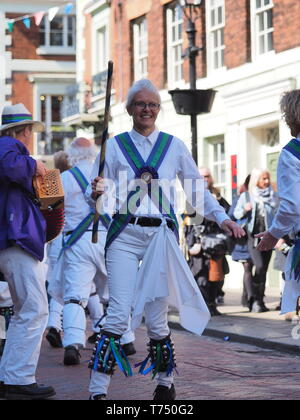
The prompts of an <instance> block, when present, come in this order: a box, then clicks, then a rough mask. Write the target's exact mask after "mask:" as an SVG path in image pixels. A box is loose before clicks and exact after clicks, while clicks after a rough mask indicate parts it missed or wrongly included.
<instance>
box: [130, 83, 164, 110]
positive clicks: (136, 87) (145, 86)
mask: <svg viewBox="0 0 300 420" xmlns="http://www.w3.org/2000/svg"><path fill="white" fill-rule="evenodd" d="M142 90H147V91H149V92H152V93H154V94H155V95H157V97H158V98H159V102H161V97H160V94H159V91H158V89H157V88H156V87H155V86H154V84H153V83H152V82H151V80H149V79H141V80H138V81H137V82H135V83H134V84H133V85H132V86H131V88H130V89H129V91H128V94H127V99H126V107H128V106H130V105H132V101H133V98H134V97H135V95H136V94H137V93H139V92H141V91H142Z"/></svg>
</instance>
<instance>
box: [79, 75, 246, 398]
mask: <svg viewBox="0 0 300 420" xmlns="http://www.w3.org/2000/svg"><path fill="white" fill-rule="evenodd" d="M160 106H161V99H160V95H159V92H158V91H157V89H156V88H155V87H154V86H153V84H152V83H151V82H150V81H149V80H141V81H139V82H137V83H136V84H134V85H133V86H132V88H131V89H130V91H129V93H128V98H127V111H128V113H129V115H130V116H132V118H133V129H132V131H131V132H130V133H124V134H121V135H119V136H116V137H114V138H112V139H110V140H109V141H108V142H107V151H106V159H105V172H104V173H105V179H107V180H109V181H110V183H113V184H114V188H115V189H116V195H117V200H116V204H117V212H116V214H115V215H114V217H113V221H112V223H111V225H110V227H109V231H108V235H107V241H106V266H107V272H108V287H109V296H110V299H109V306H108V312H107V318H106V322H105V324H104V326H103V329H102V332H101V335H100V336H99V339H98V341H97V342H96V347H95V350H94V354H93V357H92V360H91V362H90V368H91V369H92V376H91V382H90V392H91V397H90V399H91V400H102V399H105V398H106V394H107V391H108V387H109V383H110V378H111V375H112V373H113V371H114V368H115V364H116V363H118V365H119V367H120V368H121V369H122V370H123V372H124V373H125V374H126V375H127V376H130V375H132V371H131V367H130V365H129V363H128V360H127V359H126V358H125V357H124V354H123V352H122V349H121V348H120V343H119V340H120V337H121V336H122V334H123V333H124V331H125V329H126V325H127V319H128V316H129V314H130V312H131V309H132V308H133V309H134V312H133V319H132V322H133V328H135V327H137V326H138V325H139V324H140V321H141V318H142V313H143V311H144V310H145V318H146V326H147V329H148V335H149V337H150V343H149V355H148V356H147V358H146V360H145V361H144V362H143V363H141V364H140V373H142V374H146V373H147V372H148V371H151V370H153V376H157V379H158V386H157V387H156V389H155V393H154V399H155V400H173V399H175V388H174V384H173V370H174V368H175V366H176V362H175V354H174V349H173V343H172V340H171V337H170V329H169V327H168V321H167V314H168V305H169V304H170V303H171V304H172V305H174V306H176V307H177V308H178V309H179V313H180V320H181V323H182V325H183V326H184V327H185V328H187V329H189V330H191V331H193V332H195V333H197V334H201V333H202V332H203V330H204V328H205V326H206V325H207V322H208V321H209V318H210V314H209V311H208V309H207V307H206V305H205V302H204V300H203V298H202V296H201V293H200V292H199V289H198V287H197V285H196V283H195V281H194V278H193V276H192V274H191V272H190V270H189V268H188V266H187V263H186V261H185V259H184V257H183V254H182V253H181V251H180V249H179V246H178V244H177V243H176V239H177V238H178V223H177V220H176V216H175V214H174V208H173V205H174V199H173V198H171V202H172V206H170V205H169V204H170V203H169V202H168V201H166V197H165V193H168V192H169V190H168V189H166V190H165V191H163V188H164V187H163V186H162V187H160V188H158V190H157V191H156V192H157V196H155V197H154V195H155V193H154V194H152V195H151V200H153V201H151V200H150V198H148V192H149V194H150V191H152V190H155V188H153V189H151V190H150V189H148V185H150V182H151V180H152V181H153V180H156V179H158V178H161V179H164V180H168V181H171V182H172V181H174V180H175V179H176V176H178V177H179V178H180V180H181V182H182V183H183V182H184V179H187V180H196V179H197V180H202V177H201V176H200V174H199V171H198V168H197V167H196V165H195V163H194V161H193V159H192V157H191V155H190V153H189V151H188V149H187V147H186V146H185V145H184V143H183V142H182V141H181V140H179V139H178V138H176V137H173V136H171V135H168V134H165V133H162V132H159V131H158V130H157V129H156V128H155V121H156V119H157V116H158V114H159V111H160ZM98 168H99V156H98V162H97V161H96V164H95V166H94V172H93V173H94V174H95V176H96V174H98ZM121 172H122V173H121ZM120 174H121V175H120ZM122 177H123V178H122ZM124 179H126V181H125V182H124V183H123V184H124V185H122V180H124ZM133 180H136V181H137V182H138V187H139V188H137V189H136V185H135V186H134V188H133V189H132V191H131V192H130V194H129V197H127V195H125V196H124V191H128V185H129V183H130V182H131V181H133ZM142 180H144V182H143V181H142ZM127 181H128V182H127ZM201 184H202V182H201ZM151 186H152V185H151ZM104 188H105V181H104V180H102V179H101V178H99V177H96V178H95V180H94V181H93V183H92V191H88V192H87V199H88V198H89V197H88V194H89V193H91V194H92V195H91V197H92V198H94V199H97V196H98V194H100V195H101V194H103V192H104ZM123 188H124V190H123ZM200 189H201V191H202V194H203V195H204V196H205V198H204V200H205V203H204V215H205V217H206V218H208V219H210V220H214V221H216V222H217V223H218V224H219V226H221V227H222V229H224V230H225V231H226V232H227V233H228V234H230V235H232V234H233V235H234V236H236V237H240V236H242V235H244V231H243V230H242V229H240V228H239V226H238V225H237V224H236V223H234V222H232V221H231V220H230V219H229V218H228V216H227V215H226V213H225V211H224V209H223V208H222V207H221V206H219V204H218V203H217V201H216V200H215V199H214V198H213V197H212V196H211V194H210V193H209V192H208V191H204V186H203V188H200ZM141 192H142V196H138V197H136V193H141ZM193 192H196V191H195V190H194V191H193ZM113 194H114V193H113ZM143 194H144V195H143ZM137 195H138V194H137ZM122 197H123V202H122ZM126 197H127V198H128V200H127V199H126ZM157 197H158V200H156V198H157ZM159 197H160V198H159ZM102 198H104V199H105V195H104V196H103V197H102ZM106 198H107V196H106ZM201 198H202V196H201ZM161 199H162V200H161ZM201 201H202V200H201ZM127 202H128V205H127ZM131 202H133V203H136V204H137V205H136V206H134V204H132V203H131ZM103 203H105V200H103ZM124 203H125V204H124ZM131 204H132V205H133V207H135V208H134V209H131V208H130V207H131ZM196 208H197V210H198V211H199V213H201V214H203V211H202V206H201V203H200V201H199V202H198V203H196ZM150 209H151V210H152V211H151V210H150ZM129 210H130V211H129ZM141 262H142V264H141V265H140V263H141ZM148 361H149V363H150V367H147V362H148Z"/></svg>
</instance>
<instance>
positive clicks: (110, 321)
mask: <svg viewBox="0 0 300 420" xmlns="http://www.w3.org/2000/svg"><path fill="white" fill-rule="evenodd" d="M156 232H157V229H156V228H150V227H141V226H138V225H136V226H135V225H128V226H127V227H126V228H125V229H124V231H123V232H122V233H121V234H120V235H119V236H118V238H117V239H115V240H114V242H113V243H112V244H111V246H110V247H109V249H108V250H107V255H106V267H107V274H108V289H109V306H108V312H107V318H106V322H105V324H104V326H103V330H105V331H107V332H111V333H114V334H118V335H122V334H124V332H125V331H126V328H127V325H128V317H129V316H130V313H131V309H132V303H133V299H134V294H135V288H136V281H137V273H138V270H139V267H140V263H141V261H142V259H143V256H144V254H145V252H146V250H147V247H148V245H149V243H150V242H151V239H152V238H153V235H155V233H156ZM145 322H146V327H147V331H148V336H149V337H150V338H152V339H154V340H159V339H163V338H165V337H167V336H168V335H169V333H170V329H169V327H168V303H167V301H166V299H164V298H159V299H156V300H155V301H153V302H148V303H147V304H146V306H145ZM145 347H146V346H145ZM157 379H158V383H159V384H161V385H165V386H170V385H171V383H172V382H173V376H168V377H167V376H166V374H165V373H160V374H159V375H158V377H157ZM109 383H110V376H108V375H106V374H104V373H100V372H94V371H92V375H91V381H90V388H89V389H90V392H91V393H92V394H102V393H103V394H107V390H108V386H109Z"/></svg>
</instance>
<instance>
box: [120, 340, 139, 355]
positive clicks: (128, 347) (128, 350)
mask: <svg viewBox="0 0 300 420" xmlns="http://www.w3.org/2000/svg"><path fill="white" fill-rule="evenodd" d="M122 349H123V351H124V353H125V354H126V356H132V355H133V354H135V353H136V349H135V347H134V344H133V343H127V344H123V346H122Z"/></svg>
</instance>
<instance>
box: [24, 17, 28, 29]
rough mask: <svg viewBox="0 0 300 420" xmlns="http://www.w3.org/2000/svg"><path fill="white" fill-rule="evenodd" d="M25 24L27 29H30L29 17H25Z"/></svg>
mask: <svg viewBox="0 0 300 420" xmlns="http://www.w3.org/2000/svg"><path fill="white" fill-rule="evenodd" d="M23 23H24V25H25V26H26V28H27V29H30V18H29V17H25V18H24V19H23Z"/></svg>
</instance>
